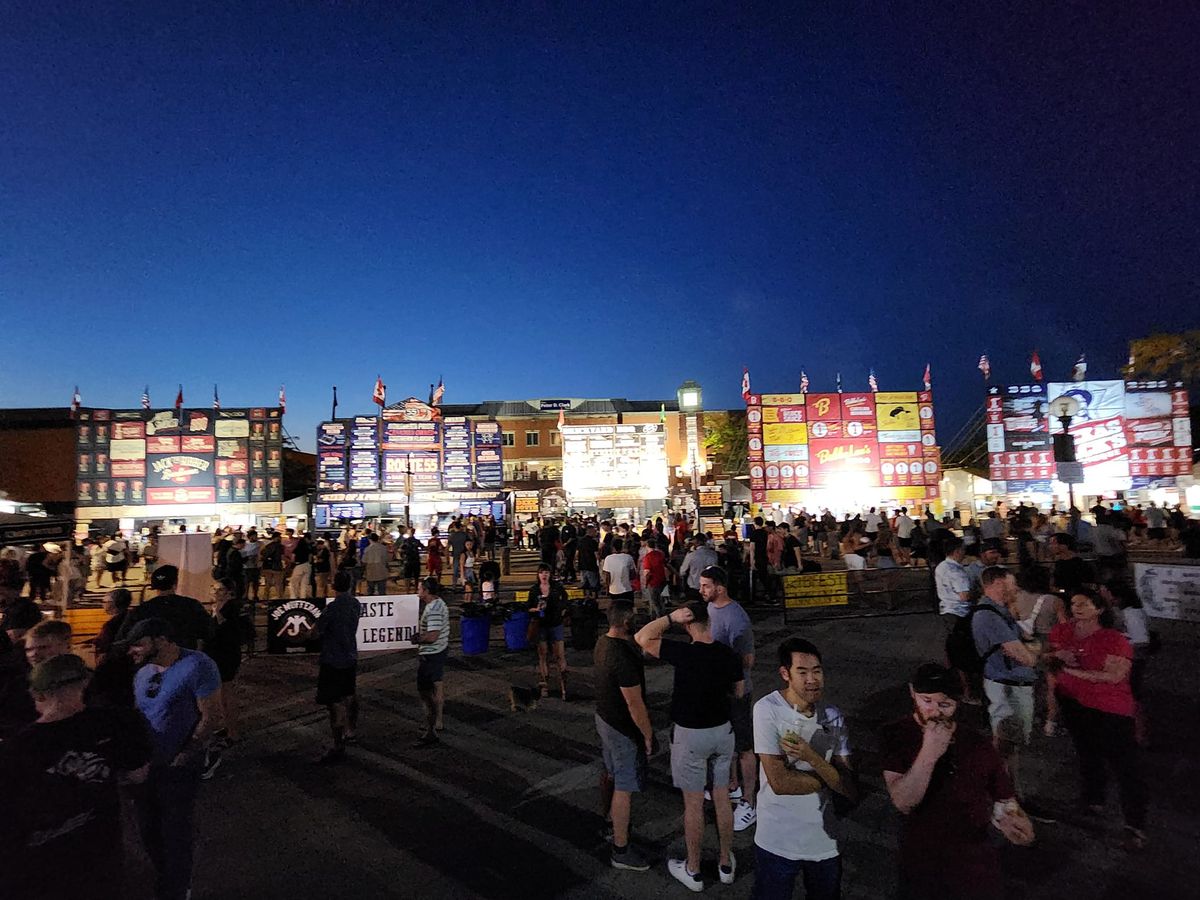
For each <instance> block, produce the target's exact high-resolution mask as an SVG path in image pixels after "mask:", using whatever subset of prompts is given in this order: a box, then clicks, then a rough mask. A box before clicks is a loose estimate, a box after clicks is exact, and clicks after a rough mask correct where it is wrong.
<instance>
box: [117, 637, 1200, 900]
mask: <svg viewBox="0 0 1200 900" xmlns="http://www.w3.org/2000/svg"><path fill="white" fill-rule="evenodd" d="M793 631H802V632H803V633H804V634H805V635H806V636H807V637H809V638H810V639H812V640H814V641H815V642H817V643H818V645H819V646H821V647H822V648H823V650H824V651H825V653H826V667H827V672H828V685H829V696H830V698H831V699H833V700H834V701H835V702H838V703H839V704H840V705H841V706H842V707H843V709H844V711H845V712H846V713H847V715H848V717H849V721H850V724H851V726H852V729H853V735H854V738H855V743H856V750H857V754H858V759H859V765H860V768H861V769H862V770H863V772H864V773H865V776H864V785H865V788H866V792H867V796H866V799H865V800H864V802H863V803H862V804H861V806H860V807H859V808H858V809H857V810H856V811H855V812H854V813H853V815H852V816H851V817H850V818H849V819H848V820H847V821H846V823H845V826H846V842H845V844H844V859H845V864H846V877H845V896H846V897H848V898H875V897H886V896H891V895H892V894H893V892H894V876H893V868H894V854H895V846H896V835H897V825H898V816H897V814H895V813H894V812H893V811H892V810H891V808H890V807H889V804H888V802H887V798H886V794H884V793H883V790H882V782H881V779H880V776H879V771H878V764H877V758H878V755H877V744H876V738H875V733H876V730H877V729H878V727H879V726H880V725H881V724H882V723H884V722H886V721H888V720H890V719H892V718H894V717H896V716H899V715H901V714H903V713H904V712H905V710H906V694H905V688H904V686H903V680H904V677H905V675H906V673H907V672H909V671H910V670H911V669H912V667H913V666H914V665H915V664H917V663H918V662H920V661H922V660H924V659H926V658H929V657H930V656H932V655H935V654H936V652H937V647H938V645H939V643H940V639H941V632H940V625H939V623H938V622H937V621H936V620H935V619H934V617H933V616H931V615H920V616H900V617H892V618H874V619H845V620H841V621H827V622H813V623H808V624H805V625H803V626H799V627H794V628H790V629H785V628H784V627H783V625H782V621H781V619H780V617H779V616H778V614H772V615H769V616H767V617H765V618H762V619H761V620H759V621H758V622H757V623H756V633H757V638H758V646H759V648H760V653H759V662H758V665H757V667H756V695H759V696H761V695H762V694H764V693H766V692H768V691H769V690H773V689H774V688H775V687H776V676H775V673H774V670H773V666H772V664H771V662H770V655H771V654H770V651H771V649H772V648H773V647H774V646H775V645H776V644H777V643H778V641H779V640H780V639H781V638H782V637H783V636H785V635H786V634H788V633H791V632H793ZM498 632H499V629H496V630H495V631H494V633H493V646H494V645H495V640H496V635H497V634H498ZM1163 633H1164V637H1165V638H1166V647H1165V649H1164V651H1163V653H1162V654H1160V655H1159V656H1157V657H1155V658H1154V660H1153V662H1152V666H1153V668H1152V670H1151V672H1150V679H1149V680H1150V702H1149V709H1150V714H1151V716H1152V723H1153V732H1154V741H1155V747H1154V749H1153V750H1152V751H1151V752H1149V753H1147V754H1146V757H1145V764H1146V767H1147V771H1148V772H1149V775H1150V782H1151V784H1152V793H1153V800H1152V810H1151V825H1150V835H1151V840H1152V844H1151V847H1150V848H1149V849H1148V850H1147V851H1146V852H1144V853H1142V854H1140V855H1137V856H1129V855H1127V854H1125V853H1123V852H1122V851H1120V850H1119V849H1117V846H1116V843H1117V838H1118V832H1119V827H1118V825H1117V823H1116V819H1115V817H1116V803H1115V798H1113V802H1111V803H1110V807H1111V812H1112V815H1113V817H1114V821H1113V822H1112V823H1110V824H1109V825H1107V826H1097V825H1086V824H1084V823H1082V822H1079V821H1072V820H1070V818H1069V816H1068V817H1067V819H1068V820H1066V821H1064V822H1063V823H1061V824H1059V825H1054V826H1041V829H1040V832H1039V834H1040V839H1039V842H1038V844H1037V845H1036V846H1035V847H1033V848H1030V849H1027V850H1018V849H1012V848H1009V849H1006V850H1005V857H1004V858H1005V865H1006V869H1007V872H1008V877H1009V884H1010V887H1011V889H1012V896H1014V897H1028V898H1041V897H1045V898H1056V900H1062V898H1074V897H1079V898H1085V897H1086V898H1109V897H1111V898H1121V900H1127V898H1128V897H1130V896H1132V895H1136V894H1141V895H1142V896H1145V897H1147V898H1149V897H1153V898H1176V897H1177V898H1181V900H1182V898H1184V897H1187V898H1191V897H1195V896H1196V892H1195V885H1196V884H1197V883H1200V858H1198V856H1197V854H1196V852H1195V850H1196V847H1197V846H1200V779H1197V777H1196V767H1195V758H1196V756H1195V749H1194V748H1195V747H1196V746H1197V742H1198V739H1200V716H1197V702H1196V698H1197V696H1198V694H1197V687H1198V681H1200V679H1198V676H1197V671H1196V666H1195V659H1196V648H1197V646H1198V645H1200V631H1198V630H1197V629H1196V628H1194V627H1190V626H1182V625H1178V624H1174V623H1164V627H1163ZM456 652H457V651H456V648H455V647H454V646H453V645H452V653H456ZM570 661H571V664H572V666H573V667H574V669H575V673H574V681H573V686H574V688H575V690H576V696H577V698H578V699H575V700H573V701H571V702H569V703H563V702H562V701H560V700H549V701H544V702H543V703H542V704H541V705H540V707H539V708H538V709H537V710H535V711H533V712H528V713H512V712H510V711H509V708H508V699H507V689H508V686H509V685H510V684H513V683H516V684H523V685H530V686H531V685H533V683H534V682H535V677H534V674H533V668H532V663H533V655H532V651H529V652H520V653H509V652H507V651H502V650H493V651H492V652H490V653H489V654H487V655H485V656H481V657H472V658H463V657H461V656H457V655H455V656H452V659H451V661H450V664H449V666H448V671H447V682H446V685H447V698H448V699H447V707H446V728H447V730H446V733H445V736H444V746H443V747H441V748H439V749H434V750H424V749H423V750H417V749H413V748H412V742H413V740H414V739H415V737H416V735H417V728H418V724H417V723H418V721H419V717H420V708H419V702H418V700H417V696H416V690H415V685H414V679H415V670H416V663H415V658H414V656H413V654H412V653H406V654H403V653H402V654H390V655H387V656H384V657H381V658H375V659H371V660H368V661H365V662H364V663H363V665H362V667H361V668H362V670H363V671H362V674H361V675H360V679H359V684H360V686H361V697H362V702H363V719H362V725H361V735H362V742H361V745H360V746H359V747H357V748H354V749H352V751H351V752H350V754H349V759H348V760H347V761H346V762H345V763H344V764H342V765H340V766H338V767H334V768H324V767H318V766H315V765H313V764H312V760H313V759H314V758H315V757H316V756H317V755H318V754H319V752H320V750H321V749H322V748H323V746H324V744H325V742H326V741H327V727H326V723H325V717H324V713H323V711H322V710H321V709H319V708H318V707H316V706H314V705H313V702H312V694H313V682H314V674H315V660H313V659H311V658H297V657H288V658H279V657H264V656H259V657H257V658H255V659H253V660H250V661H248V662H247V664H246V666H245V668H244V669H243V673H244V674H243V678H242V698H243V702H244V706H245V708H246V710H247V713H246V721H247V723H248V726H249V728H248V731H249V735H248V737H247V739H246V740H245V741H244V743H243V744H242V745H241V746H240V747H239V748H238V749H237V750H236V751H235V752H234V753H233V754H232V755H231V757H230V758H229V760H228V762H227V763H226V764H225V765H224V766H222V768H221V769H220V770H219V772H218V774H217V777H216V778H215V779H214V780H213V781H212V782H210V783H208V784H207V785H206V786H205V787H204V789H203V791H202V795H201V802H200V809H199V816H198V818H199V833H200V838H199V846H198V856H197V875H196V879H195V892H194V897H196V898H197V900H201V898H230V897H263V898H273V897H279V898H292V897H301V896H307V897H311V896H322V895H333V896H351V895H353V896H357V897H362V898H374V897H398V896H413V895H423V896H431V897H456V898H457V897H491V898H509V897H511V898H529V897H580V898H582V897H587V898H607V897H612V898H617V897H657V896H659V895H660V894H665V895H667V896H676V895H679V896H682V895H684V893H685V891H684V889H683V888H682V887H681V886H679V885H677V884H676V883H675V882H674V881H673V880H672V879H671V878H670V876H669V875H668V874H667V872H666V868H665V865H662V864H659V865H656V866H655V867H654V868H653V869H652V870H651V871H650V872H647V873H633V872H618V871H616V870H614V869H612V868H610V867H609V866H608V864H607V855H606V851H607V847H606V845H605V844H604V843H603V842H602V840H601V839H600V835H599V828H600V818H599V816H598V814H597V811H596V798H597V792H596V776H597V772H598V767H597V756H598V754H597V748H596V744H595V739H594V733H593V727H592V705H591V703H590V697H591V695H592V692H591V671H590V654H587V653H580V652H574V651H570ZM648 676H649V687H650V694H651V697H650V701H651V715H652V717H653V719H654V722H655V724H656V726H657V727H659V728H660V729H665V727H666V725H667V721H666V705H667V700H668V691H669V684H670V683H669V677H670V671H669V669H668V668H667V667H662V666H657V665H656V666H652V667H651V668H650V669H649V670H648ZM972 714H973V715H977V716H978V715H979V714H978V713H977V712H973V713H972ZM980 724H982V719H981V718H980ZM1034 755H1035V757H1036V760H1035V762H1034V764H1033V765H1032V766H1031V767H1030V768H1031V769H1032V773H1033V774H1034V775H1035V776H1036V777H1037V778H1038V779H1039V781H1040V782H1041V784H1043V785H1044V786H1045V787H1044V790H1043V791H1042V793H1043V795H1044V796H1046V797H1048V798H1049V799H1050V800H1051V801H1053V802H1054V803H1056V804H1059V805H1061V808H1063V809H1064V810H1066V809H1069V808H1070V804H1071V800H1072V799H1073V797H1074V786H1075V779H1074V767H1073V763H1074V755H1073V753H1072V751H1071V749H1070V743H1069V740H1068V739H1066V738H1056V739H1053V740H1052V739H1046V738H1041V737H1039V738H1038V739H1037V742H1036V745H1035V747H1034ZM681 813H682V807H681V801H680V799H679V796H678V794H677V793H676V792H675V791H674V790H673V789H672V788H671V786H670V777H669V773H668V771H667V761H666V758H665V756H659V757H656V758H655V760H654V761H653V763H652V775H651V783H650V786H649V790H648V791H647V792H646V793H645V794H643V795H641V796H640V797H639V798H638V799H637V800H636V801H635V810H634V823H635V837H636V839H637V840H638V841H639V842H640V843H641V844H642V845H643V846H644V847H645V848H646V849H647V850H648V851H649V852H650V853H651V854H652V855H653V856H654V857H655V858H656V859H658V860H663V859H665V858H666V856H667V855H668V853H670V852H672V851H678V850H680V849H681V847H682V816H681ZM711 821H712V819H711V813H710V827H709V838H708V842H709V846H708V850H707V852H706V858H705V868H706V871H707V877H708V879H709V888H708V890H709V892H717V893H719V894H720V895H721V896H726V897H748V896H749V893H750V888H751V884H752V881H753V874H752V871H751V870H752V863H753V850H752V841H753V837H752V835H753V832H752V831H748V832H745V833H743V834H740V835H738V836H737V840H736V843H735V848H736V849H737V852H738V857H739V862H740V872H741V874H740V875H739V878H738V881H737V883H735V884H734V885H732V886H729V887H726V886H721V885H719V884H716V872H715V868H716V859H715V827H714V826H713V825H712V824H711ZM142 865H143V866H144V863H143V864H142ZM141 874H142V875H144V874H145V873H144V869H143V871H142V873H141ZM130 896H131V897H133V898H138V897H144V896H147V895H146V894H145V893H144V891H142V892H139V891H137V890H135V891H133V892H132V893H131V895H130Z"/></svg>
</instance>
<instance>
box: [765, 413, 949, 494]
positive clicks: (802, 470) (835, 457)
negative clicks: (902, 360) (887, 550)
mask: <svg viewBox="0 0 1200 900" xmlns="http://www.w3.org/2000/svg"><path fill="white" fill-rule="evenodd" d="M746 430H747V448H748V452H747V456H748V457H749V463H750V493H751V499H752V501H753V502H755V503H765V502H772V501H780V502H796V501H802V500H803V499H804V498H803V494H802V492H803V491H804V490H807V489H814V488H815V489H823V490H845V491H857V490H859V489H863V488H867V489H880V488H900V489H903V494H904V495H905V496H904V498H905V499H918V500H919V499H934V498H936V497H937V495H938V484H939V483H940V481H941V451H940V450H939V448H938V445H937V437H936V434H935V431H934V415H933V396H932V394H930V393H929V392H928V391H920V392H918V391H891V392H878V393H871V392H865V393H840V394H837V393H834V394H751V395H750V399H749V401H748V403H747V407H746ZM914 489H915V490H914ZM891 496H893V497H895V498H899V497H900V493H899V492H896V491H894V492H893V493H892V495H891Z"/></svg>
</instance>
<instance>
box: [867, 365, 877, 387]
mask: <svg viewBox="0 0 1200 900" xmlns="http://www.w3.org/2000/svg"><path fill="white" fill-rule="evenodd" d="M867 384H868V385H870V387H871V390H872V391H873V392H877V391H878V390H879V380H878V379H877V378H876V377H875V370H874V369H872V370H871V374H870V375H868V376H867Z"/></svg>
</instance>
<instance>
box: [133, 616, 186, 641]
mask: <svg viewBox="0 0 1200 900" xmlns="http://www.w3.org/2000/svg"><path fill="white" fill-rule="evenodd" d="M156 637H165V638H167V639H168V640H174V639H175V629H174V628H172V627H171V623H170V622H168V621H167V620H166V619H142V621H140V622H138V623H137V624H136V625H134V626H133V627H132V628H130V629H129V634H127V635H126V636H125V639H124V640H123V641H121V643H123V644H135V643H137V642H138V641H140V640H141V639H142V638H156Z"/></svg>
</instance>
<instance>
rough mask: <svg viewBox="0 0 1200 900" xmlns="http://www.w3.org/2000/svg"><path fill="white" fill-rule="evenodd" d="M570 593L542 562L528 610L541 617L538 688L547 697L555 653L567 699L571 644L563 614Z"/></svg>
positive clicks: (538, 650)
mask: <svg viewBox="0 0 1200 900" xmlns="http://www.w3.org/2000/svg"><path fill="white" fill-rule="evenodd" d="M567 602H568V601H567V592H566V591H565V590H564V589H563V586H562V585H561V584H559V583H558V582H556V581H555V580H554V579H553V578H552V577H551V571H550V566H549V565H548V564H546V563H542V564H541V565H539V566H538V570H537V583H536V584H534V586H533V587H531V588H530V589H529V597H528V599H527V601H526V603H525V608H526V609H527V610H528V611H529V615H530V616H535V617H537V620H538V625H537V627H536V631H537V653H538V689H539V690H540V691H541V693H542V696H543V697H545V696H546V694H547V691H548V689H549V679H550V672H549V656H550V653H551V652H553V653H554V665H555V667H556V668H557V669H558V687H559V692H560V694H561V695H562V698H563V699H564V700H566V699H567V645H566V643H565V642H564V640H563V636H564V628H563V615H564V613H565V612H566V610H567Z"/></svg>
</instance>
